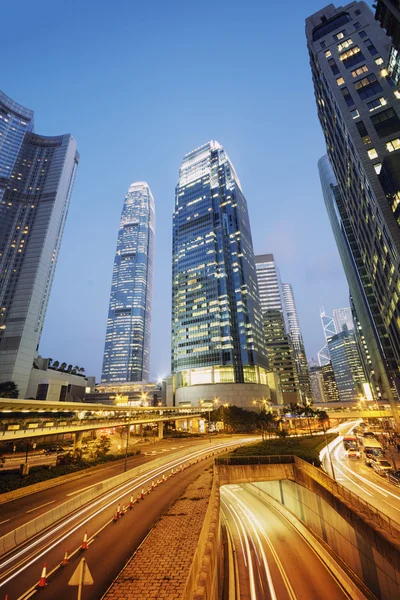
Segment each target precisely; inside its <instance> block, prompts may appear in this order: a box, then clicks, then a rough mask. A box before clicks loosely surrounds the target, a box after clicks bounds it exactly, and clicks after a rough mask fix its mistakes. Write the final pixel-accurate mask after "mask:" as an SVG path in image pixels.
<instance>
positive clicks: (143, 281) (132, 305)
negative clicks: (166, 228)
mask: <svg viewBox="0 0 400 600" xmlns="http://www.w3.org/2000/svg"><path fill="white" fill-rule="evenodd" d="M154 235H155V216H154V199H153V196H152V194H151V191H150V188H149V186H148V185H147V183H145V182H142V181H140V182H137V183H132V185H131V186H130V187H129V190H128V193H127V195H126V196H125V201H124V206H123V209H122V215H121V222H120V226H119V232H118V241H117V251H116V255H115V260H114V268H113V277H112V284H111V295H110V307H109V313H108V321H107V333H106V342H105V347H104V360H103V374H102V378H101V381H102V383H118V382H120V383H121V382H128V381H144V382H147V381H148V380H149V369H150V334H151V305H152V294H153V260H154Z"/></svg>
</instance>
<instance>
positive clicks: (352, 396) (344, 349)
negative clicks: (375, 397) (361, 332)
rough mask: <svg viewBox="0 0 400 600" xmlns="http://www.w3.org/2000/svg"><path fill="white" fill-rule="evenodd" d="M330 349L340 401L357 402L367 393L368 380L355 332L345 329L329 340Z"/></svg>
mask: <svg viewBox="0 0 400 600" xmlns="http://www.w3.org/2000/svg"><path fill="white" fill-rule="evenodd" d="M328 348H329V354H330V356H331V362H332V368H333V372H334V374H335V381H336V385H337V388H338V392H339V400H340V401H341V402H347V401H357V400H358V399H359V398H360V396H363V395H364V394H365V392H366V389H367V388H366V384H367V380H366V377H365V373H364V369H363V367H362V364H361V360H360V356H359V353H358V349H357V344H356V340H355V336H354V332H352V331H348V330H347V329H346V328H345V329H343V331H341V332H340V333H337V334H336V335H334V336H333V337H331V338H330V339H329V340H328ZM369 399H372V398H369Z"/></svg>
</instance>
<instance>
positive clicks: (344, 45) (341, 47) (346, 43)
mask: <svg viewBox="0 0 400 600" xmlns="http://www.w3.org/2000/svg"><path fill="white" fill-rule="evenodd" d="M352 44H353V40H352V39H351V38H349V39H348V40H345V41H344V42H342V43H341V44H338V47H337V49H338V52H341V51H342V50H346V48H349V46H351V45H352Z"/></svg>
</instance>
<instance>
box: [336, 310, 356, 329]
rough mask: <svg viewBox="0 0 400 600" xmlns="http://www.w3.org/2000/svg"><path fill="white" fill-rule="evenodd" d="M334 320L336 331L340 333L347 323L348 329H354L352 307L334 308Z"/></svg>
mask: <svg viewBox="0 0 400 600" xmlns="http://www.w3.org/2000/svg"><path fill="white" fill-rule="evenodd" d="M333 320H334V322H335V327H336V331H337V332H338V333H340V331H342V330H343V326H344V325H346V327H347V329H348V330H349V331H351V330H352V329H354V323H353V315H352V314H351V308H350V307H347V308H335V309H334V310H333Z"/></svg>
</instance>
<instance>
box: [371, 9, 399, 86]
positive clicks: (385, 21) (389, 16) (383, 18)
mask: <svg viewBox="0 0 400 600" xmlns="http://www.w3.org/2000/svg"><path fill="white" fill-rule="evenodd" d="M375 18H376V19H377V21H379V22H380V24H381V26H382V27H383V28H384V29H385V30H386V33H387V34H388V36H390V38H391V39H392V43H393V45H392V47H391V49H390V54H389V60H388V71H389V75H390V76H391V77H392V79H393V80H394V81H395V83H396V85H397V87H399V86H400V2H399V0H377V2H376V13H375Z"/></svg>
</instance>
